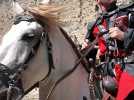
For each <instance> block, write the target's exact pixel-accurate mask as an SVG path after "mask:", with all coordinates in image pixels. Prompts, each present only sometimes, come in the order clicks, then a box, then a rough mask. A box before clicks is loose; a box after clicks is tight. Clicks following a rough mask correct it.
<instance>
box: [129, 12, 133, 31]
mask: <svg viewBox="0 0 134 100" xmlns="http://www.w3.org/2000/svg"><path fill="white" fill-rule="evenodd" d="M128 27H129V28H134V12H133V13H129V14H128Z"/></svg>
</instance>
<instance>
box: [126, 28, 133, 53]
mask: <svg viewBox="0 0 134 100" xmlns="http://www.w3.org/2000/svg"><path fill="white" fill-rule="evenodd" d="M124 48H125V51H129V50H133V49H134V29H132V28H131V29H130V28H129V29H128V31H127V32H126V33H125V34H124Z"/></svg>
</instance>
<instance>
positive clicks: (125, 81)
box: [116, 72, 134, 100]
mask: <svg viewBox="0 0 134 100" xmlns="http://www.w3.org/2000/svg"><path fill="white" fill-rule="evenodd" d="M133 90H134V76H131V75H130V74H129V73H127V72H123V73H122V75H121V77H120V81H119V88H118V93H117V97H116V100H125V98H126V97H127V96H128V94H129V93H130V92H131V91H133Z"/></svg>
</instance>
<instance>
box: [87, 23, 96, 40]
mask: <svg viewBox="0 0 134 100" xmlns="http://www.w3.org/2000/svg"><path fill="white" fill-rule="evenodd" d="M94 23H95V22H89V23H88V25H87V33H86V36H85V39H88V40H89V41H90V42H92V41H93V39H94V38H93V35H92V29H93V26H94Z"/></svg>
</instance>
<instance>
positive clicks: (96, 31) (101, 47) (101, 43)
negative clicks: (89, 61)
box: [93, 20, 107, 56]
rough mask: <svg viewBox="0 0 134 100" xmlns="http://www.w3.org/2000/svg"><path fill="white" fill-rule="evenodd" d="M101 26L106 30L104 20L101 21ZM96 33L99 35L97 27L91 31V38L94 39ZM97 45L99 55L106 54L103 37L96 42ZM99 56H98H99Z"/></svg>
mask: <svg viewBox="0 0 134 100" xmlns="http://www.w3.org/2000/svg"><path fill="white" fill-rule="evenodd" d="M102 25H103V26H104V27H105V28H106V27H107V23H106V20H103V21H102ZM97 33H99V29H98V27H97V26H96V27H95V28H94V30H93V36H94V37H96V36H97ZM98 45H99V49H100V54H101V55H104V54H105V52H106V43H105V40H104V38H103V37H100V38H99V40H98ZM101 55H100V56H101Z"/></svg>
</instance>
